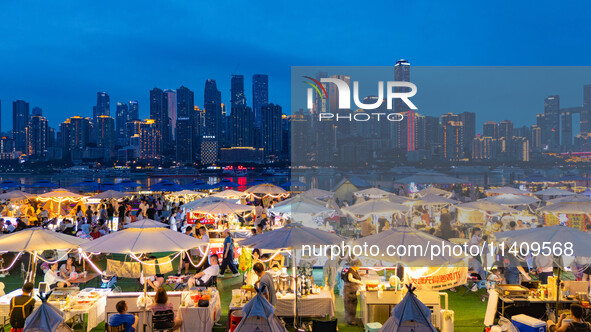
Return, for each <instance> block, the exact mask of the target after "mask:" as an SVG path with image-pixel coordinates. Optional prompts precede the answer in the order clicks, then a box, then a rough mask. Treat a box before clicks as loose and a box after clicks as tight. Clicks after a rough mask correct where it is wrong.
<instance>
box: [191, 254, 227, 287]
mask: <svg viewBox="0 0 591 332" xmlns="http://www.w3.org/2000/svg"><path fill="white" fill-rule="evenodd" d="M219 273H220V266H219V264H218V256H217V255H211V256H209V267H207V268H206V269H205V270H203V271H201V272H199V273H197V274H195V275H194V276H192V277H191V278H189V281H188V282H187V285H188V286H189V288H192V287H195V286H204V285H206V284H207V283H208V282H209V280H210V279H211V278H212V277H215V276H217V275H218V274H219Z"/></svg>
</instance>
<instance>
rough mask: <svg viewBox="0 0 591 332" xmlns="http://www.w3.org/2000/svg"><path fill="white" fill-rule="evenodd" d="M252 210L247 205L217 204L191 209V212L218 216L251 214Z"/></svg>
mask: <svg viewBox="0 0 591 332" xmlns="http://www.w3.org/2000/svg"><path fill="white" fill-rule="evenodd" d="M252 211H254V208H253V207H252V206H249V205H242V204H234V203H228V202H217V203H211V204H208V205H203V206H200V207H196V208H193V209H191V212H194V213H201V214H210V215H213V216H215V215H218V214H223V215H226V214H231V213H234V214H241V213H244V212H252Z"/></svg>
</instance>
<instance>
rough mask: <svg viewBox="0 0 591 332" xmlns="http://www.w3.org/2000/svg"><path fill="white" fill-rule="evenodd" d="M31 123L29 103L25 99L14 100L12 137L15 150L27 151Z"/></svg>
mask: <svg viewBox="0 0 591 332" xmlns="http://www.w3.org/2000/svg"><path fill="white" fill-rule="evenodd" d="M28 124H29V103H27V102H26V101H23V100H17V101H14V102H12V139H13V140H14V149H15V151H18V152H22V153H26V151H27V131H26V128H27V125H28Z"/></svg>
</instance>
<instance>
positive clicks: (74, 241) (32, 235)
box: [0, 227, 89, 280]
mask: <svg viewBox="0 0 591 332" xmlns="http://www.w3.org/2000/svg"><path fill="white" fill-rule="evenodd" d="M88 242H89V241H88V240H86V239H81V238H79V237H76V236H72V235H67V234H64V233H58V232H53V231H50V230H48V229H44V228H40V227H34V228H27V229H24V230H22V231H18V232H13V233H10V234H6V235H3V236H0V250H2V251H11V252H19V253H20V252H25V251H26V252H31V253H33V255H31V262H30V263H31V264H30V265H29V266H30V270H29V271H28V272H27V278H26V280H34V279H35V273H36V271H37V252H40V251H44V250H53V249H57V250H61V249H76V248H79V247H80V246H81V245H83V244H85V243H88Z"/></svg>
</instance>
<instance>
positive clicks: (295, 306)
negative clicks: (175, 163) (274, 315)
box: [291, 249, 298, 331]
mask: <svg viewBox="0 0 591 332" xmlns="http://www.w3.org/2000/svg"><path fill="white" fill-rule="evenodd" d="M291 269H292V270H291V271H292V274H293V278H294V284H293V298H294V303H293V328H294V329H296V331H297V329H298V326H297V321H298V274H297V271H296V259H295V249H291Z"/></svg>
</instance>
